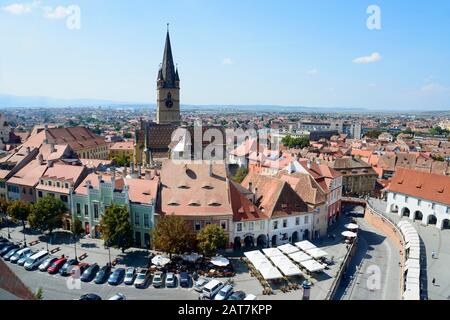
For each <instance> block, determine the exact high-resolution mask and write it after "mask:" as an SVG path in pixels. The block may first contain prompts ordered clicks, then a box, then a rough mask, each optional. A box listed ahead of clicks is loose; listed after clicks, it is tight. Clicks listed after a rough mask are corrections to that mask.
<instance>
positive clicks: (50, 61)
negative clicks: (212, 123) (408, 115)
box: [0, 0, 450, 111]
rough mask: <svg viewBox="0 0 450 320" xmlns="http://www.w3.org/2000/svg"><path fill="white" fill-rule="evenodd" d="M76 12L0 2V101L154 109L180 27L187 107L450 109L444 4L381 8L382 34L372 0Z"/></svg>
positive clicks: (173, 4)
mask: <svg viewBox="0 0 450 320" xmlns="http://www.w3.org/2000/svg"><path fill="white" fill-rule="evenodd" d="M69 4H71V3H68V2H66V1H31V0H30V1H24V2H21V1H14V0H13V1H0V8H1V10H0V16H1V20H0V27H1V28H0V29H1V30H2V31H0V32H1V33H0V35H1V36H2V42H3V44H4V47H5V48H7V49H6V50H5V51H3V52H2V53H1V54H0V94H2V95H13V96H45V97H52V98H57V99H88V100H92V99H99V100H111V101H124V102H129V103H136V104H142V103H145V104H154V103H155V101H156V74H157V70H158V68H159V63H160V61H161V58H162V54H163V46H164V38H165V31H166V30H165V29H166V23H168V22H171V25H170V30H171V37H172V46H173V51H174V60H175V63H178V65H179V69H180V78H181V82H182V87H181V104H182V105H195V104H199V105H286V106H306V107H312V108H314V107H316V108H330V107H331V108H333V107H335V108H344V107H345V108H368V109H372V110H373V109H378V110H381V109H385V110H386V109H387V110H392V109H398V110H399V111H402V110H406V109H409V110H414V109H416V110H417V109H420V110H423V111H425V110H428V109H429V110H448V109H449V108H450V105H449V101H450V77H449V74H450V73H449V72H448V71H449V70H448V69H449V66H448V62H447V61H448V56H449V52H450V47H449V44H448V43H447V42H445V41H442V40H443V39H444V37H445V35H446V34H447V33H448V31H450V27H449V25H448V23H446V21H445V19H446V17H445V12H447V10H446V8H448V9H450V5H449V4H448V3H446V2H444V1H440V2H436V3H434V5H433V6H432V7H431V6H429V5H426V3H424V2H421V3H414V4H409V3H408V4H407V3H406V2H401V3H400V2H397V3H395V4H394V3H389V2H386V1H378V2H377V3H376V5H377V6H378V7H379V8H380V9H381V30H369V29H368V28H367V26H366V22H367V19H368V18H369V17H370V14H368V13H367V9H368V7H369V6H370V5H371V3H368V2H364V1H351V2H346V3H345V4H344V3H338V2H331V3H329V2H326V3H325V2H319V3H315V4H311V3H308V2H306V1H301V2H296V1H295V2H291V1H286V2H283V3H282V4H275V3H264V4H259V3H258V6H256V5H255V3H254V2H253V3H252V2H249V3H239V4H238V3H237V2H227V3H226V4H225V3H220V4H219V3H215V4H211V3H207V2H203V1H195V2H193V1H170V2H169V3H166V2H164V3H163V2H159V1H155V2H152V3H151V4H148V3H146V2H143V1H137V2H135V3H134V6H129V5H127V4H124V3H119V2H113V3H111V2H108V3H107V4H106V2H103V1H96V2H95V3H91V2H87V1H78V3H76V5H78V6H79V8H80V13H81V20H80V29H79V30H69V29H68V28H67V27H66V22H65V19H67V16H68V14H67V13H66V12H65V11H64V10H62V9H61V8H63V7H59V6H68V5H69ZM58 8H60V9H58ZM61 10H62V11H61ZM125 10H126V12H127V17H126V18H125V17H122V18H121V12H124V11H125ZM200 10H201V12H203V15H202V16H201V17H202V19H198V13H199V12H200ZM195 12H197V15H195V14H194V13H195ZM267 12H271V17H270V21H269V22H270V23H267V21H266V19H267ZM250 13H251V14H250ZM58 18H60V19H58ZM232 19H234V20H233V21H237V22H236V23H235V24H231V25H230V21H232ZM321 21H322V23H321ZM411 21H414V22H411ZM417 21H419V22H417ZM31 30H32V31H31ZM55 40H57V41H55Z"/></svg>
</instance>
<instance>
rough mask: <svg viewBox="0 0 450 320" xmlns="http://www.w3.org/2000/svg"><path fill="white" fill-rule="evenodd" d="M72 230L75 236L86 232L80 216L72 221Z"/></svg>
mask: <svg viewBox="0 0 450 320" xmlns="http://www.w3.org/2000/svg"><path fill="white" fill-rule="evenodd" d="M70 231H72V233H73V234H74V235H75V236H81V235H83V234H84V232H85V231H84V229H83V223H82V222H81V220H80V219H79V218H78V217H75V220H74V221H73V222H72V225H71V226H70Z"/></svg>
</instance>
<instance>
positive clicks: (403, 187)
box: [388, 168, 450, 206]
mask: <svg viewBox="0 0 450 320" xmlns="http://www.w3.org/2000/svg"><path fill="white" fill-rule="evenodd" d="M388 189H389V191H392V192H398V193H402V194H406V195H409V196H412V197H417V198H421V199H426V200H431V201H434V202H438V203H442V204H445V205H449V206H450V177H449V176H444V175H438V174H432V173H427V172H421V171H417V170H409V169H404V168H398V169H397V171H396V172H395V175H394V176H393V177H392V181H391V183H390V186H389V188H388Z"/></svg>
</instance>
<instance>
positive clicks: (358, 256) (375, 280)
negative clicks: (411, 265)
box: [336, 217, 401, 300]
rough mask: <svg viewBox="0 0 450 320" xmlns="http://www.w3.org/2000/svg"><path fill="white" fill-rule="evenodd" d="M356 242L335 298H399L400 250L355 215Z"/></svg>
mask: <svg viewBox="0 0 450 320" xmlns="http://www.w3.org/2000/svg"><path fill="white" fill-rule="evenodd" d="M356 220H357V223H358V225H359V227H360V231H359V234H358V236H359V242H358V247H357V250H356V253H355V256H354V257H353V258H352V261H351V263H350V265H349V268H348V270H347V274H346V275H347V280H344V281H342V285H341V287H340V288H339V289H338V291H337V294H336V298H337V299H341V300H399V299H401V293H400V281H401V280H400V276H401V269H400V265H399V263H400V254H399V251H398V249H397V247H396V246H395V243H394V242H393V241H391V240H390V239H388V238H387V237H386V236H385V235H384V234H381V233H380V232H379V231H378V230H376V229H375V228H373V227H372V226H371V225H370V224H368V223H367V222H366V221H365V220H364V218H362V217H357V218H356Z"/></svg>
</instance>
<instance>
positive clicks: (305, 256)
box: [289, 251, 312, 263]
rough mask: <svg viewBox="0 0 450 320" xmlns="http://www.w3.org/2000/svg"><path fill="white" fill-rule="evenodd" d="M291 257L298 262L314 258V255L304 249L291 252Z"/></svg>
mask: <svg viewBox="0 0 450 320" xmlns="http://www.w3.org/2000/svg"><path fill="white" fill-rule="evenodd" d="M289 257H291V259H292V260H294V261H295V262H297V263H300V262H303V261H308V260H312V257H311V256H310V255H308V254H307V253H305V252H302V251H298V252H294V253H291V254H290V255H289Z"/></svg>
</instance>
